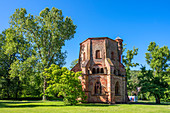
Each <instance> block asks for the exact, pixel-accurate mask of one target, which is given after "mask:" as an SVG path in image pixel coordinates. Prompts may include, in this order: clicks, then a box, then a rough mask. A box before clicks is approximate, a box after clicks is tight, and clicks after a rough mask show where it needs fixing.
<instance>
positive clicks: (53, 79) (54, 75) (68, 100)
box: [44, 64, 85, 105]
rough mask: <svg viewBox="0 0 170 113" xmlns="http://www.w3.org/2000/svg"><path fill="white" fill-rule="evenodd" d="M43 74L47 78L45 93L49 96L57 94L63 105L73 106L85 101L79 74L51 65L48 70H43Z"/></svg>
mask: <svg viewBox="0 0 170 113" xmlns="http://www.w3.org/2000/svg"><path fill="white" fill-rule="evenodd" d="M44 74H45V75H46V77H47V85H48V87H47V90H46V91H47V92H48V93H49V94H53V95H55V94H56V93H57V94H58V96H63V97H64V102H65V104H71V105H75V104H77V103H78V102H82V101H83V100H85V93H84V92H83V90H82V85H81V81H80V79H79V77H80V76H81V72H76V73H74V72H73V71H69V70H68V69H67V68H66V67H63V68H60V67H59V66H57V65H54V64H53V65H51V67H50V68H48V69H45V72H44Z"/></svg>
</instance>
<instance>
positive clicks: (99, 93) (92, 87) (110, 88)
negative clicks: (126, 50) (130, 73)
mask: <svg viewBox="0 0 170 113" xmlns="http://www.w3.org/2000/svg"><path fill="white" fill-rule="evenodd" d="M122 41H123V40H122V39H119V38H117V39H116V40H112V39H110V38H108V37H100V38H88V39H87V40H85V41H84V42H82V43H81V44H80V53H79V63H78V64H77V65H76V66H75V67H74V68H73V69H72V71H75V72H76V71H82V74H83V76H82V77H81V78H80V79H81V81H82V87H83V90H84V91H85V93H86V95H87V97H88V98H87V101H88V102H107V103H115V102H125V100H126V99H125V91H126V90H125V89H126V86H125V75H126V72H125V68H124V66H123V64H122V63H121V54H122ZM97 50H99V51H100V58H99V59H96V51H97ZM112 56H113V57H112ZM102 68H103V71H104V73H101V69H102ZM93 69H95V71H96V72H97V69H98V70H99V73H93ZM117 82H118V83H117ZM116 83H117V86H116ZM96 84H97V85H96ZM116 87H117V90H116ZM116 93H117V94H116Z"/></svg>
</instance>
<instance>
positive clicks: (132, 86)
mask: <svg viewBox="0 0 170 113" xmlns="http://www.w3.org/2000/svg"><path fill="white" fill-rule="evenodd" d="M140 73H141V72H140V71H137V70H131V71H130V79H129V80H128V81H129V85H128V93H130V94H131V96H133V94H135V95H136V96H137V95H138V84H139V79H138V76H139V74H140Z"/></svg>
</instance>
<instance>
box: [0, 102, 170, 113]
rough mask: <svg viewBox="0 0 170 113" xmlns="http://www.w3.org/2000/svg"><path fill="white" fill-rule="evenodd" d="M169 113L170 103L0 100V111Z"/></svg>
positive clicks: (16, 112) (34, 112) (32, 112)
mask: <svg viewBox="0 0 170 113" xmlns="http://www.w3.org/2000/svg"><path fill="white" fill-rule="evenodd" d="M89 112H90V113H101V112H102V113H170V105H155V104H153V105H151V104H147V103H146V104H145V103H140V104H115V105H108V104H79V105H76V106H65V105H64V103H63V102H62V101H6V100H0V113H89Z"/></svg>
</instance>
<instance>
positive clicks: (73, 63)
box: [70, 59, 79, 69]
mask: <svg viewBox="0 0 170 113" xmlns="http://www.w3.org/2000/svg"><path fill="white" fill-rule="evenodd" d="M78 61H79V59H76V60H73V61H72V62H71V66H70V69H72V68H73V67H74V66H75V65H76V64H77V63H78Z"/></svg>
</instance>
